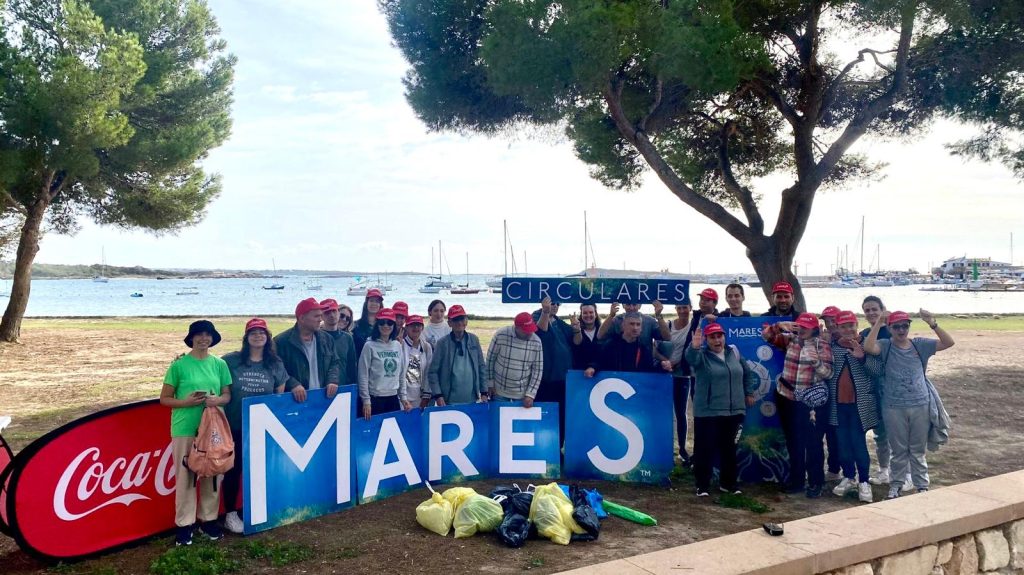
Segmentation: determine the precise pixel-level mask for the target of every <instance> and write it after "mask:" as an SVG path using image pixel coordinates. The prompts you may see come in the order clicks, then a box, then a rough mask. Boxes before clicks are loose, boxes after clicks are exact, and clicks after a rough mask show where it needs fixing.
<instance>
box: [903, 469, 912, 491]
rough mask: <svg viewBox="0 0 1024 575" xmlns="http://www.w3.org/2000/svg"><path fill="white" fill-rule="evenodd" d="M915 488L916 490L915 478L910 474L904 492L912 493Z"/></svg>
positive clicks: (904, 484)
mask: <svg viewBox="0 0 1024 575" xmlns="http://www.w3.org/2000/svg"><path fill="white" fill-rule="evenodd" d="M913 488H914V478H913V477H911V476H910V474H909V473H908V474H907V479H906V481H904V482H903V490H904V491H910V490H911V489H913Z"/></svg>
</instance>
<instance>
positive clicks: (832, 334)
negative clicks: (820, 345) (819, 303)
mask: <svg viewBox="0 0 1024 575" xmlns="http://www.w3.org/2000/svg"><path fill="white" fill-rule="evenodd" d="M839 311H840V310H839V308H837V307H836V306H834V305H830V306H828V307H826V308H825V309H823V310H821V321H822V323H824V324H825V331H826V332H828V339H829V341H830V342H834V341H836V340H837V339H839V330H837V329H836V316H837V315H839Z"/></svg>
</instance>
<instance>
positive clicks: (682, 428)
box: [672, 376, 696, 461]
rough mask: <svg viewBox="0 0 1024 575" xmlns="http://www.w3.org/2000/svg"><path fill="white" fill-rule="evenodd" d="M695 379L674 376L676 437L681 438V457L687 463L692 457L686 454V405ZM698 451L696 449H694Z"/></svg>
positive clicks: (673, 399)
mask: <svg viewBox="0 0 1024 575" xmlns="http://www.w3.org/2000/svg"><path fill="white" fill-rule="evenodd" d="M692 386H693V378H692V377H690V376H683V377H676V376H672V404H673V405H674V406H675V411H676V437H678V438H679V457H680V458H682V459H683V461H686V460H687V459H689V458H690V455H689V454H688V453H687V452H686V404H687V402H688V401H689V400H690V388H691V387H692ZM694 451H696V448H694Z"/></svg>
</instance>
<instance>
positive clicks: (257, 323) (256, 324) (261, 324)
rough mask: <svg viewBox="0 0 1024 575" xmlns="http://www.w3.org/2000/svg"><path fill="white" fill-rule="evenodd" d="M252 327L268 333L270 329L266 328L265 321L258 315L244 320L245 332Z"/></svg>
mask: <svg viewBox="0 0 1024 575" xmlns="http://www.w3.org/2000/svg"><path fill="white" fill-rule="evenodd" d="M253 329H262V330H263V331H265V332H267V333H270V330H269V329H267V322H265V321H263V320H262V319H260V318H258V317H254V318H252V319H250V320H249V321H247V322H245V333H249V331H250V330H253Z"/></svg>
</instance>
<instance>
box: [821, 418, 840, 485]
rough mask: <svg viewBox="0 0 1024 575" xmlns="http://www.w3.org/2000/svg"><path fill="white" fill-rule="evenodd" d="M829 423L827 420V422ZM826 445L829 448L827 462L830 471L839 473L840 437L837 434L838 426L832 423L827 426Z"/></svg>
mask: <svg viewBox="0 0 1024 575" xmlns="http://www.w3.org/2000/svg"><path fill="white" fill-rule="evenodd" d="M826 423H827V422H826ZM825 447H826V448H828V458H827V459H826V460H825V463H826V465H827V467H828V472H829V473H839V469H840V466H841V465H840V462H839V451H840V449H841V448H840V447H839V439H838V437H837V436H836V428H835V427H834V426H831V425H826V426H825Z"/></svg>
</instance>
